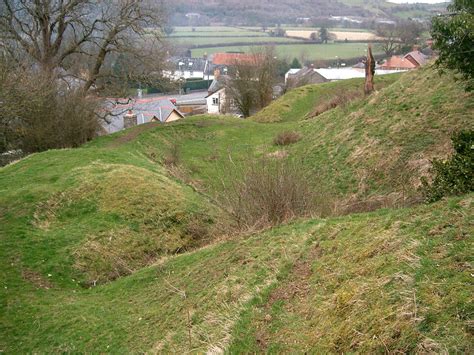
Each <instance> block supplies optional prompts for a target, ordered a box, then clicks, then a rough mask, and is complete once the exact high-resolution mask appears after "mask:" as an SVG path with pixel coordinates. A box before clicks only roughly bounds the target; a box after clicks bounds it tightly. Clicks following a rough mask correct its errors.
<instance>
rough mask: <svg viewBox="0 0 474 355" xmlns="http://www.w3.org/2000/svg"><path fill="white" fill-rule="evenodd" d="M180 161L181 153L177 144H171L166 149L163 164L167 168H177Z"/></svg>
mask: <svg viewBox="0 0 474 355" xmlns="http://www.w3.org/2000/svg"><path fill="white" fill-rule="evenodd" d="M180 160H181V153H180V148H179V145H178V143H176V142H173V143H171V144H170V146H169V147H168V151H167V152H166V153H165V156H164V158H163V164H165V165H166V166H168V167H172V166H177V165H178V164H179V162H180Z"/></svg>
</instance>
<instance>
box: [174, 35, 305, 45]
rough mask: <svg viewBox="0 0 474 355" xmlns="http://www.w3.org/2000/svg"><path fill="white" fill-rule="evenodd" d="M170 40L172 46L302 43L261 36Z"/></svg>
mask: <svg viewBox="0 0 474 355" xmlns="http://www.w3.org/2000/svg"><path fill="white" fill-rule="evenodd" d="M170 40H171V41H172V42H173V43H174V44H180V45H228V44H235V43H256V44H258V43H268V42H276V43H278V42H295V43H298V42H302V40H298V39H294V38H285V37H270V36H262V37H230V36H229V37H227V36H226V37H211V36H205V37H193V36H189V37H187V38H173V37H170Z"/></svg>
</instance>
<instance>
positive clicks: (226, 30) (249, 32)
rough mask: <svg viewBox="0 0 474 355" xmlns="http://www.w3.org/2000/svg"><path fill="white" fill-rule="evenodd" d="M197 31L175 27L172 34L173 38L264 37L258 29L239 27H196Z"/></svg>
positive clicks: (190, 28)
mask: <svg viewBox="0 0 474 355" xmlns="http://www.w3.org/2000/svg"><path fill="white" fill-rule="evenodd" d="M194 28H195V31H193V30H192V27H175V30H174V32H173V33H172V34H171V37H173V36H189V37H193V36H199V37H204V36H210V37H213V36H216V35H218V36H230V37H235V36H258V35H262V36H263V35H264V33H263V32H261V31H258V30H257V29H242V28H237V27H227V26H200V27H194Z"/></svg>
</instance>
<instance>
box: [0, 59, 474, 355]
mask: <svg viewBox="0 0 474 355" xmlns="http://www.w3.org/2000/svg"><path fill="white" fill-rule="evenodd" d="M389 84H391V85H389ZM376 87H377V88H378V89H379V90H380V91H379V92H377V93H374V94H373V95H371V96H369V97H367V98H359V99H356V100H355V101H352V102H351V103H349V104H348V105H346V106H344V107H338V108H336V109H333V110H330V111H327V112H325V113H323V114H321V115H319V116H317V117H314V118H311V119H306V118H307V113H310V112H312V110H313V109H314V108H315V107H317V106H319V105H320V104H321V103H322V102H324V101H326V100H329V99H331V98H332V97H334V96H337V95H339V94H340V93H341V92H344V91H353V90H362V82H361V81H360V80H352V81H343V82H337V83H328V84H323V85H315V86H309V87H304V88H301V89H296V90H295V91H292V92H290V93H289V94H287V95H286V96H285V97H283V98H282V99H280V100H278V101H276V102H274V103H273V104H272V105H271V106H270V107H268V108H267V109H266V110H265V111H263V112H262V113H261V114H259V115H257V116H255V117H254V118H253V119H249V120H241V119H237V118H232V117H218V116H217V117H216V116H215V117H210V116H198V117H193V118H186V119H184V120H181V121H178V122H176V123H172V124H169V125H157V124H151V125H144V126H140V127H136V128H133V129H131V130H127V131H123V132H119V133H117V134H114V135H110V136H105V137H101V138H98V139H96V140H94V141H92V142H90V143H88V144H86V145H85V146H83V147H81V148H79V149H64V150H52V151H48V152H43V153H40V154H34V155H31V156H29V157H27V158H25V159H23V160H21V161H19V162H17V163H15V164H12V165H9V166H7V167H4V168H1V169H0V241H1V248H0V266H1V267H2V273H1V274H0V312H1V317H0V351H3V352H6V353H25V352H26V353H32V352H35V353H51V352H79V353H84V352H86V353H87V352H114V353H136V352H178V353H182V352H186V351H194V352H205V351H218V350H227V351H231V352H260V351H264V350H267V351H273V352H278V351H280V352H290V351H292V350H295V351H299V352H305V351H306V352H356V351H360V352H384V351H397V350H398V351H420V352H423V351H433V352H440V351H444V350H447V351H451V352H467V353H469V352H472V348H470V346H471V345H470V344H472V333H471V334H470V333H469V331H470V330H469V329H470V328H469V327H472V324H471V323H470V319H471V318H472V303H471V300H470V295H472V291H473V290H472V277H471V273H472V270H470V267H471V266H470V265H471V263H472V255H470V254H472V253H470V250H472V238H470V236H471V235H472V232H473V230H472V222H473V221H472V212H473V206H472V197H473V196H472V195H468V196H465V197H458V198H453V199H449V200H445V201H442V202H440V203H438V204H435V205H429V206H418V207H413V208H405V209H379V210H378V211H376V212H373V213H368V214H358V215H357V214H351V215H348V216H345V217H333V218H328V219H320V218H319V219H318V218H315V219H310V220H307V221H297V222H294V223H292V224H289V225H286V226H280V227H278V228H273V229H271V230H268V231H266V232H256V233H254V234H251V235H239V236H236V235H233V234H230V235H228V234H227V233H225V232H226V231H228V230H229V228H228V225H229V221H228V217H227V215H226V213H224V212H223V211H222V210H221V209H220V208H219V207H217V205H216V203H215V202H216V200H218V198H219V196H220V195H222V194H223V193H225V189H224V188H223V185H222V183H223V182H224V183H225V182H226V179H227V178H229V173H234V172H235V171H236V167H237V169H238V167H239V165H240V164H245V162H246V161H247V160H248V159H251V158H253V157H261V156H265V155H267V154H269V153H275V152H276V151H277V150H285V152H286V153H288V154H289V157H290V159H295V160H297V161H298V162H300V163H301V167H302V168H303V169H304V170H305V171H306V172H307V173H308V177H309V180H310V183H311V184H312V186H313V187H314V188H315V189H319V190H320V191H324V193H325V194H326V195H324V196H326V198H325V200H321V201H320V203H332V204H333V206H332V207H333V208H334V209H333V212H334V213H335V214H345V213H350V212H354V211H358V208H359V210H370V209H375V208H379V207H390V208H393V207H397V206H401V205H406V204H407V203H406V202H407V201H410V199H409V198H411V197H417V196H418V192H417V190H416V185H417V183H418V182H419V177H420V176H421V175H422V174H424V173H426V169H427V167H429V159H431V158H433V157H444V156H447V155H448V154H449V152H450V150H451V146H450V136H451V133H452V132H453V131H455V130H458V129H461V128H471V129H472V125H473V123H472V120H471V119H470V117H471V116H472V113H473V110H474V105H473V100H472V94H469V93H465V92H464V91H463V89H462V84H461V83H459V82H456V81H454V80H453V79H452V76H450V75H444V76H439V75H438V74H437V73H436V72H435V71H433V70H432V69H431V68H427V69H423V70H420V71H417V72H411V73H407V74H404V75H403V76H401V77H400V78H398V77H396V76H388V77H380V78H377V82H376ZM382 87H384V88H382ZM284 131H294V132H298V133H299V134H300V135H301V136H302V139H301V140H300V141H298V142H296V143H294V144H292V145H289V146H286V147H284V148H282V147H277V146H275V145H274V144H273V139H274V137H275V136H276V135H277V134H279V133H281V132H284ZM173 144H175V145H177V146H178V147H179V151H180V154H179V164H178V167H177V168H165V166H164V165H163V164H162V163H163V159H164V158H165V156H166V155H167V154H169V151H170V149H171V147H172V146H173ZM230 166H233V167H234V168H233V170H229V167H230ZM237 173H238V172H237ZM355 202H357V203H359V205H357V206H356V207H354V205H353V203H355ZM360 204H362V207H361V205H360ZM345 208H346V209H345ZM203 222H204V223H203ZM94 282H95V283H96V286H95V287H94V286H93V285H94ZM90 286H92V287H90ZM292 295H293V296H292ZM415 309H416V311H415ZM399 310H402V312H398V311H399ZM415 313H416V315H415ZM255 329H257V331H256V330H255Z"/></svg>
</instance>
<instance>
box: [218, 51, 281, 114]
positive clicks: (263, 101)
mask: <svg viewBox="0 0 474 355" xmlns="http://www.w3.org/2000/svg"><path fill="white" fill-rule="evenodd" d="M276 69H277V61H276V56H275V50H274V48H272V47H264V48H257V49H255V50H253V51H252V53H251V54H249V55H248V57H246V59H245V60H238V61H236V62H235V63H234V71H233V72H234V74H233V77H232V78H231V80H229V81H228V82H227V85H226V89H227V91H228V92H229V96H230V98H231V99H233V101H234V103H235V106H237V108H238V109H239V110H240V112H241V113H242V114H243V115H244V116H245V117H248V116H250V114H251V113H252V110H254V109H255V108H258V109H260V108H263V107H265V106H267V105H268V104H269V103H270V102H271V100H272V96H273V84H274V82H275V79H276Z"/></svg>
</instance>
